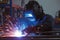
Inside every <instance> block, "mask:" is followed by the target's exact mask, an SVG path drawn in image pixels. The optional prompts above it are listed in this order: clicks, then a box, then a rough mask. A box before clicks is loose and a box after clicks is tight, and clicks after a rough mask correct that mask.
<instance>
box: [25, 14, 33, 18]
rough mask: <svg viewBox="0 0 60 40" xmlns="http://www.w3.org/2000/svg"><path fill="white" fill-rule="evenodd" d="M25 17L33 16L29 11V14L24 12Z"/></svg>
mask: <svg viewBox="0 0 60 40" xmlns="http://www.w3.org/2000/svg"><path fill="white" fill-rule="evenodd" d="M25 17H33V15H32V14H31V13H29V14H25Z"/></svg>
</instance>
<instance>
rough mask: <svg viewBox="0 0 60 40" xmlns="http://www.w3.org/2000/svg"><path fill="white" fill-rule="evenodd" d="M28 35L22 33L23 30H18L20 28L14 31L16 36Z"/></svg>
mask: <svg viewBox="0 0 60 40" xmlns="http://www.w3.org/2000/svg"><path fill="white" fill-rule="evenodd" d="M26 35H27V33H25V34H22V32H21V31H18V30H16V31H15V33H14V36H16V37H24V36H26Z"/></svg>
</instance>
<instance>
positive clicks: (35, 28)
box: [24, 1, 53, 34]
mask: <svg viewBox="0 0 60 40" xmlns="http://www.w3.org/2000/svg"><path fill="white" fill-rule="evenodd" d="M28 15H29V16H28ZM24 17H25V18H27V19H28V20H29V21H30V22H31V24H32V25H30V26H31V27H30V26H29V27H28V28H26V29H25V31H26V32H27V33H32V32H33V33H36V34H39V33H41V32H49V31H52V23H53V22H52V20H53V17H52V16H51V15H48V14H45V13H44V11H43V8H42V6H41V5H39V3H38V2H37V1H29V2H28V3H27V4H26V5H25V12H24ZM42 34H51V33H42Z"/></svg>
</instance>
